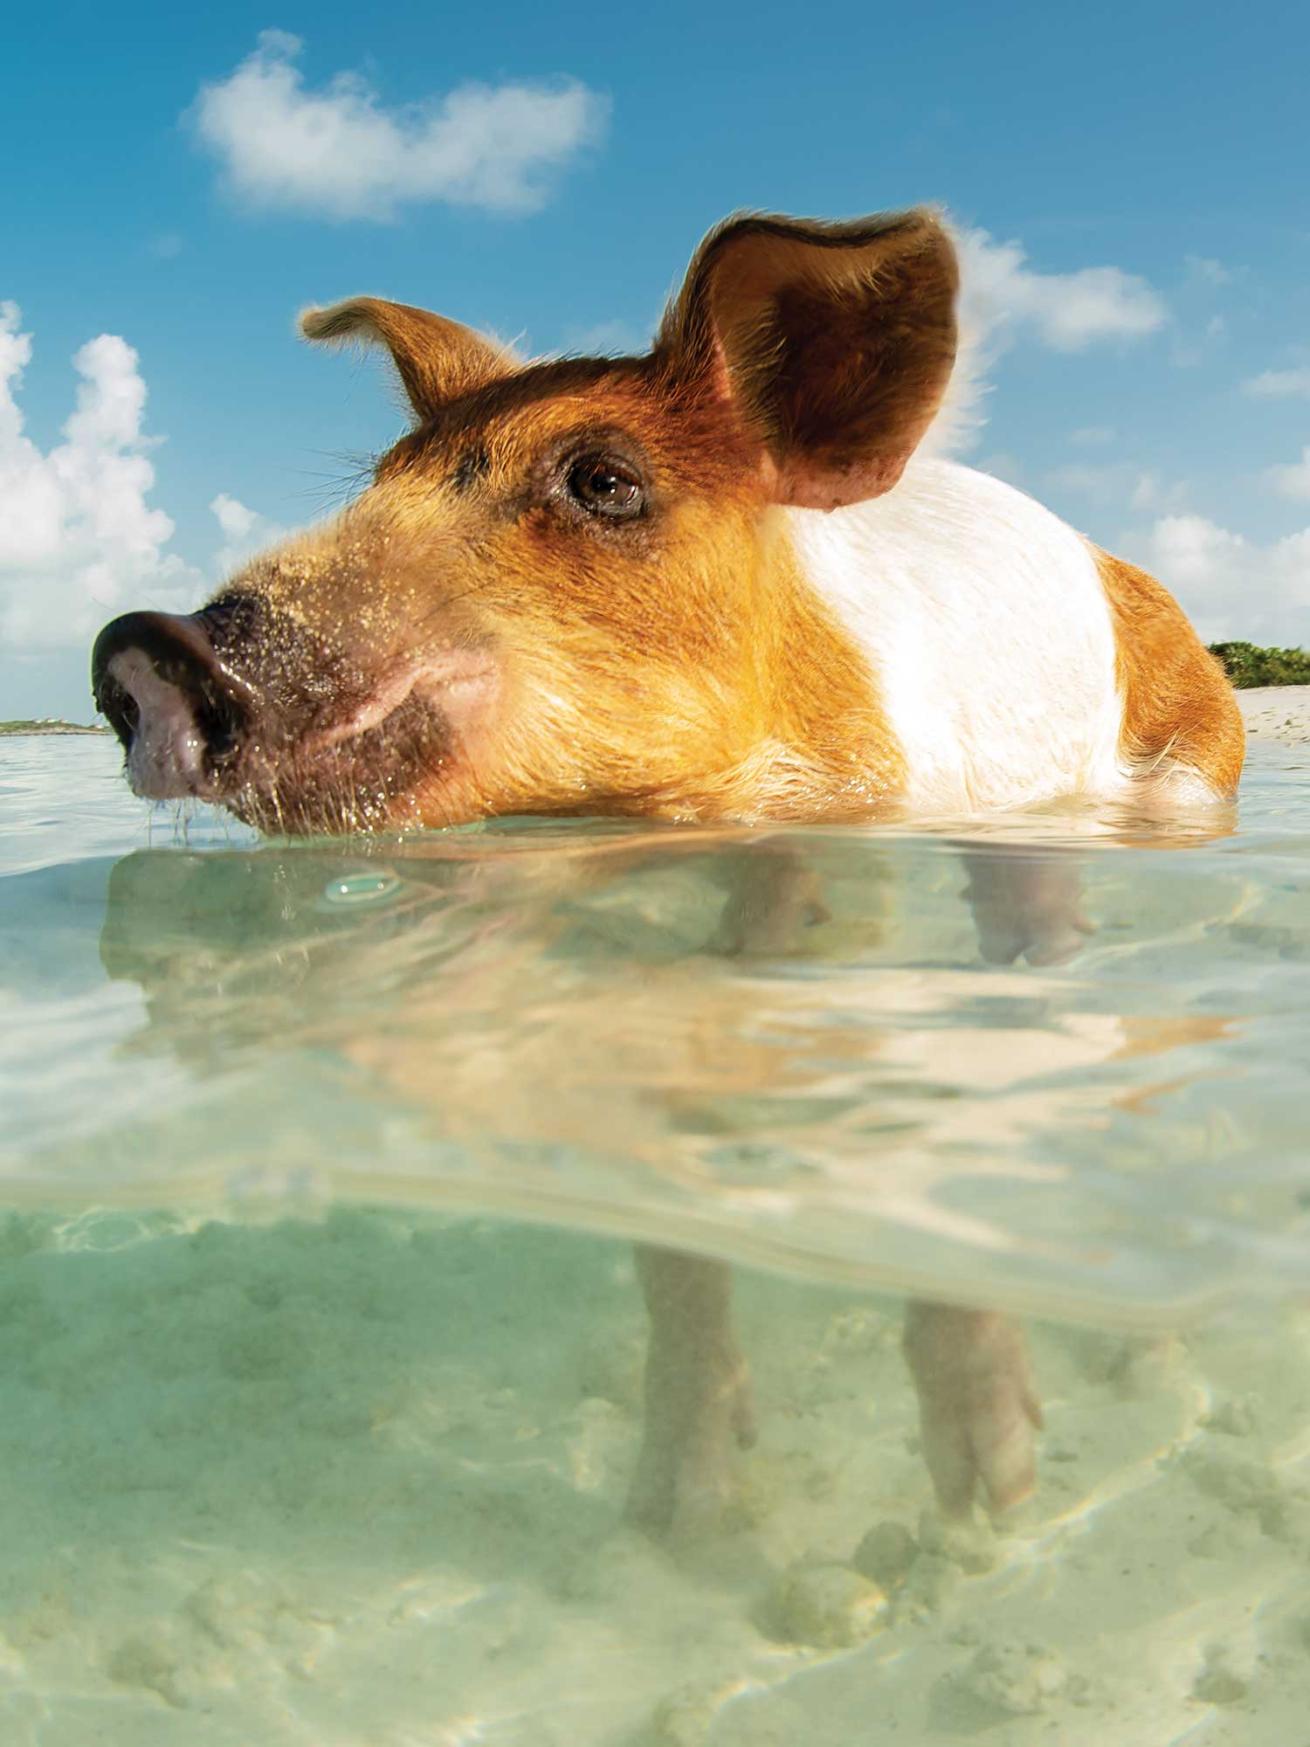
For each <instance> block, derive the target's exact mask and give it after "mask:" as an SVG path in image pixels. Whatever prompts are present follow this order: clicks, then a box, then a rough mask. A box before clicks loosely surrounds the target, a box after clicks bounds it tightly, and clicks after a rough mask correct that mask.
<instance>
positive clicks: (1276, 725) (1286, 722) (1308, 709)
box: [1237, 685, 1310, 746]
mask: <svg viewBox="0 0 1310 1747" xmlns="http://www.w3.org/2000/svg"><path fill="white" fill-rule="evenodd" d="M1237 701H1238V703H1239V704H1240V705H1241V706H1242V716H1243V718H1244V719H1245V722H1246V732H1247V734H1248V735H1249V737H1250V738H1251V739H1252V740H1278V741H1281V742H1282V744H1283V745H1284V746H1304V745H1305V744H1306V743H1307V741H1310V685H1260V686H1252V687H1250V688H1249V690H1246V691H1239V692H1238V694H1237Z"/></svg>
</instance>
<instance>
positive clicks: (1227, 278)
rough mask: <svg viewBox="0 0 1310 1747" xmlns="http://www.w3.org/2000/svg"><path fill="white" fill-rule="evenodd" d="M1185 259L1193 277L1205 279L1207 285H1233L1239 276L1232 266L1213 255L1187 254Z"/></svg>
mask: <svg viewBox="0 0 1310 1747" xmlns="http://www.w3.org/2000/svg"><path fill="white" fill-rule="evenodd" d="M1183 261H1184V264H1185V266H1186V268H1187V271H1188V273H1189V274H1190V275H1191V276H1192V278H1193V279H1200V280H1203V281H1204V282H1205V284H1207V285H1231V284H1232V282H1233V280H1234V279H1235V278H1236V277H1237V274H1236V273H1235V272H1234V271H1233V269H1232V268H1231V267H1226V266H1225V265H1224V263H1223V262H1222V261H1216V260H1215V259H1214V258H1213V256H1211V255H1185V256H1184V257H1183Z"/></svg>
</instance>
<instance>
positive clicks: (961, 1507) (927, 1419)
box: [905, 1302, 1042, 1516]
mask: <svg viewBox="0 0 1310 1747" xmlns="http://www.w3.org/2000/svg"><path fill="white" fill-rule="evenodd" d="M905 1356H906V1359H907V1360H908V1361H909V1366H910V1374H911V1376H912V1377H913V1379H914V1387H915V1390H916V1391H917V1393H918V1397H919V1428H920V1432H921V1435H922V1439H923V1453H924V1457H925V1459H926V1460H927V1463H928V1472H929V1473H930V1474H931V1475H932V1482H933V1485H934V1486H935V1487H936V1489H937V1498H938V1501H939V1502H940V1504H941V1507H942V1509H943V1510H944V1511H945V1512H946V1513H947V1514H948V1515H950V1516H962V1515H964V1514H966V1513H967V1512H968V1511H969V1510H970V1508H971V1507H972V1504H973V1500H974V1495H975V1493H976V1492H977V1491H978V1489H979V1488H980V1487H981V1489H982V1492H983V1494H984V1496H985V1498H986V1502H987V1505H988V1508H989V1509H990V1510H992V1511H993V1512H998V1513H999V1512H1001V1511H1006V1510H1009V1509H1010V1508H1011V1507H1012V1506H1013V1505H1016V1504H1018V1503H1020V1502H1021V1500H1023V1499H1025V1498H1027V1497H1028V1495H1029V1493H1031V1492H1032V1490H1033V1488H1034V1487H1035V1485H1036V1483H1037V1473H1036V1456H1035V1453H1034V1438H1033V1434H1034V1431H1035V1430H1037V1429H1038V1428H1040V1426H1041V1424H1042V1409H1041V1404H1040V1402H1039V1401H1038V1399H1037V1395H1036V1392H1035V1390H1034V1388H1033V1380H1032V1371H1031V1368H1030V1365H1029V1362H1028V1349H1027V1345H1026V1343H1025V1341H1024V1335H1023V1330H1022V1329H1021V1328H1020V1327H1019V1325H1018V1323H1016V1322H1013V1321H1012V1320H1011V1319H1010V1318H1009V1317H1007V1316H1002V1315H1001V1314H1000V1312H999V1311H993V1310H957V1309H955V1308H954V1307H953V1306H950V1305H945V1304H924V1303H922V1302H913V1303H911V1304H910V1305H909V1307H908V1309H907V1311H906V1317H905Z"/></svg>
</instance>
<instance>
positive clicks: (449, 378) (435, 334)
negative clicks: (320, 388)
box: [300, 297, 516, 419]
mask: <svg viewBox="0 0 1310 1747" xmlns="http://www.w3.org/2000/svg"><path fill="white" fill-rule="evenodd" d="M300 331H301V333H302V334H304V336H305V338H306V339H307V340H365V341H375V342H377V343H378V344H379V345H383V346H385V347H386V348H387V350H388V351H389V352H390V353H391V357H392V361H393V362H394V364H395V366H396V369H397V371H398V372H399V373H400V380H401V382H402V383H403V384H404V386H405V393H406V394H407V395H408V396H409V400H410V405H411V406H412V407H413V408H414V411H415V413H416V414H417V415H418V417H419V418H420V419H429V418H431V417H432V415H433V413H435V412H436V410H437V408H438V407H440V406H442V405H443V404H444V403H445V402H446V401H450V400H458V399H459V397H460V396H461V395H464V394H470V393H472V392H473V390H474V389H477V388H481V387H482V386H483V384H484V383H487V382H490V381H492V380H493V379H494V378H495V377H497V376H506V375H508V374H509V373H510V372H511V371H512V370H514V369H515V368H516V365H515V360H514V358H513V356H512V355H511V354H510V353H509V352H506V351H504V350H503V349H502V348H501V347H499V346H497V345H495V344H494V343H493V342H492V341H491V340H486V339H483V337H482V335H481V334H477V333H474V331H473V329H472V328H466V327H461V325H460V324H459V322H454V321H447V320H446V318H445V316H442V315H433V314H432V312H431V310H427V309H415V308H413V307H412V306H411V305H410V304H408V303H388V302H387V301H386V300H385V299H384V298H381V297H352V298H351V299H350V301H349V302H348V303H336V304H333V306H332V308H331V309H307V310H305V311H304V313H303V314H302V315H301V317H300Z"/></svg>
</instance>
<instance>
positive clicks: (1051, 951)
mask: <svg viewBox="0 0 1310 1747" xmlns="http://www.w3.org/2000/svg"><path fill="white" fill-rule="evenodd" d="M963 860H964V865H965V869H966V871H967V873H968V875H969V884H968V885H967V886H966V887H965V891H964V895H965V897H966V898H968V900H969V903H970V905H971V907H972V909H973V919H974V924H975V926H976V927H977V930H978V946H979V949H980V951H981V952H982V955H983V957H984V958H985V959H987V960H988V961H989V962H990V963H992V964H1013V963H1014V961H1015V959H1017V958H1026V959H1027V961H1028V963H1029V964H1034V965H1044V964H1064V963H1065V961H1066V960H1067V959H1071V958H1072V957H1073V955H1074V954H1075V953H1076V952H1077V951H1078V949H1079V947H1081V946H1082V944H1083V941H1084V940H1085V938H1086V937H1087V935H1089V934H1091V933H1092V932H1093V926H1092V924H1091V923H1090V922H1089V921H1088V920H1087V918H1086V916H1084V914H1083V903H1082V897H1083V894H1082V870H1081V868H1080V865H1079V863H1078V862H1077V861H1076V860H1075V859H1074V857H1073V856H1071V855H1069V854H1067V853H1065V852H1063V851H1059V850H1049V849H1047V850H1016V849H1012V848H1004V849H1000V850H995V851H987V850H966V851H965V852H964V855H963Z"/></svg>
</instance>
